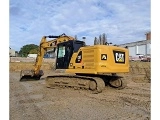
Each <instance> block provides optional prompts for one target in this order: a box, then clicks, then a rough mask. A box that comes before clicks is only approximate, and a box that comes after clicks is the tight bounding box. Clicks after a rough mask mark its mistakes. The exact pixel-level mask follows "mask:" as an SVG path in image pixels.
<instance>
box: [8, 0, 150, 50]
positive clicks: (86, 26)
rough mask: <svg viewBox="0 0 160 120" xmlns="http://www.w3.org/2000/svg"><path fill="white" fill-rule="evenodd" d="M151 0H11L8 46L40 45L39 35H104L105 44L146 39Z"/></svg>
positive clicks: (89, 38)
mask: <svg viewBox="0 0 160 120" xmlns="http://www.w3.org/2000/svg"><path fill="white" fill-rule="evenodd" d="M150 6H151V3H150V0H27V1H26V0H10V1H9V46H10V47H11V48H12V49H14V50H16V51H19V50H20V48H21V47H22V46H24V45H26V44H36V45H39V43H40V40H41V38H42V36H47V35H61V34H63V33H65V34H66V35H68V36H73V37H74V36H75V35H77V37H78V39H79V40H82V37H86V40H85V41H86V44H88V45H93V42H94V38H95V37H99V35H100V34H103V33H105V34H106V35H107V40H108V42H112V43H113V44H123V43H128V42H133V41H140V40H145V38H146V37H145V34H146V32H149V31H151V14H150V11H151V7H150Z"/></svg>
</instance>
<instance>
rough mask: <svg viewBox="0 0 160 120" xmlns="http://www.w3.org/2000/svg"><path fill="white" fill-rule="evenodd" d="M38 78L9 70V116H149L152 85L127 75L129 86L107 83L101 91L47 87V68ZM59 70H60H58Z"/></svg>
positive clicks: (118, 119) (25, 119)
mask: <svg viewBox="0 0 160 120" xmlns="http://www.w3.org/2000/svg"><path fill="white" fill-rule="evenodd" d="M44 73H45V75H44V76H43V77H42V78H41V79H40V80H39V81H27V82H19V79H20V71H19V70H17V71H16V70H12V71H10V120H150V107H151V106H150V104H151V100H150V92H151V91H150V85H151V83H149V82H147V81H141V82H137V81H135V80H134V81H133V80H132V79H131V78H132V76H133V75H132V76H129V77H128V78H127V83H128V84H127V87H126V88H125V89H123V90H116V89H114V88H110V87H109V86H106V87H105V90H104V91H103V92H102V93H99V94H93V93H92V92H91V91H87V90H74V89H72V88H65V89H64V88H55V89H50V88H46V86H45V82H44V79H45V77H46V76H47V75H51V74H52V75H53V74H55V73H54V71H53V70H45V71H44ZM56 74H57V73H56Z"/></svg>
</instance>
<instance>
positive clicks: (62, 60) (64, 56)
mask: <svg viewBox="0 0 160 120" xmlns="http://www.w3.org/2000/svg"><path fill="white" fill-rule="evenodd" d="M83 46H85V42H83V41H78V40H74V41H67V42H63V43H59V44H58V45H57V59H56V69H68V66H69V63H70V60H71V57H72V55H73V53H75V52H78V50H79V48H81V47H83Z"/></svg>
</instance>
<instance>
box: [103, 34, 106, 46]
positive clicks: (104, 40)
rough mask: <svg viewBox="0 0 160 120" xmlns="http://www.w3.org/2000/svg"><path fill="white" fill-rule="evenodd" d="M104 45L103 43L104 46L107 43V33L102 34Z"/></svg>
mask: <svg viewBox="0 0 160 120" xmlns="http://www.w3.org/2000/svg"><path fill="white" fill-rule="evenodd" d="M102 41H103V42H102V43H103V45H105V43H106V42H107V36H106V34H105V33H103V34H102Z"/></svg>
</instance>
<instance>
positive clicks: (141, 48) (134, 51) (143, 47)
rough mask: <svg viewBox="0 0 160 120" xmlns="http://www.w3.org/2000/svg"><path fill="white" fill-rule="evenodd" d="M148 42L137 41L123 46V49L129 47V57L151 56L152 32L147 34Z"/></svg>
mask: <svg viewBox="0 0 160 120" xmlns="http://www.w3.org/2000/svg"><path fill="white" fill-rule="evenodd" d="M145 35H146V40H142V41H136V42H131V43H125V44H121V45H119V46H121V47H127V48H128V49H129V56H136V55H139V54H142V55H151V32H148V33H146V34H145Z"/></svg>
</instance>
